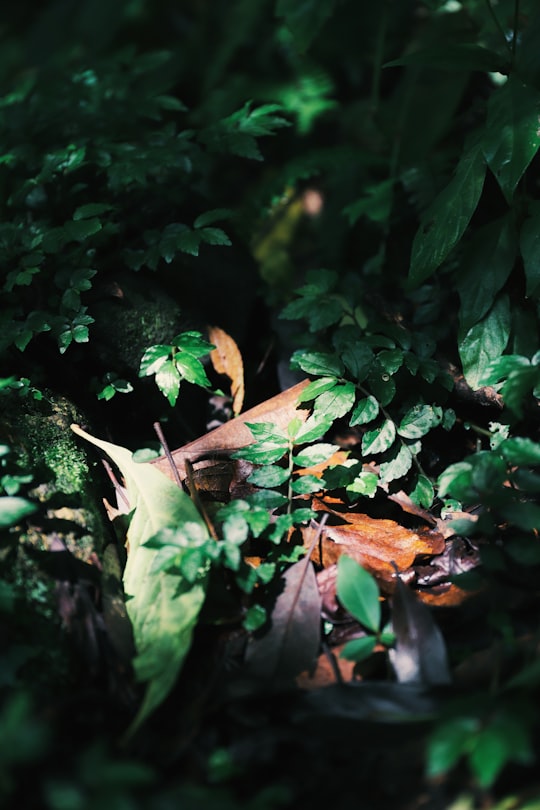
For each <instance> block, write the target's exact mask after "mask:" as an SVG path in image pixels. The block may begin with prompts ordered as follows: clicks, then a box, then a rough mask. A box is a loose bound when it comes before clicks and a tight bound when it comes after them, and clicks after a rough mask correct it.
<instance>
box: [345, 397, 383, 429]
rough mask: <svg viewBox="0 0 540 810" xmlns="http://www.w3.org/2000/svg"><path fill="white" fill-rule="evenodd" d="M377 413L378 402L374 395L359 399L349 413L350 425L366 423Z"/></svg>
mask: <svg viewBox="0 0 540 810" xmlns="http://www.w3.org/2000/svg"><path fill="white" fill-rule="evenodd" d="M378 414H379V403H378V402H377V400H376V399H375V397H374V396H369V397H366V398H365V399H361V400H359V401H358V402H357V403H356V405H355V408H354V410H353V412H352V414H351V421H350V425H351V427H353V426H354V425H367V424H368V422H371V421H372V420H373V419H375V417H376V416H378Z"/></svg>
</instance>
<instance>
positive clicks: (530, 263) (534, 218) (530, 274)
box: [519, 202, 540, 298]
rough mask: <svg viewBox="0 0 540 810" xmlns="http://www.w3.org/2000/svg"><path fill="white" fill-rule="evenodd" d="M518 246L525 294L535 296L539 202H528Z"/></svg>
mask: <svg viewBox="0 0 540 810" xmlns="http://www.w3.org/2000/svg"><path fill="white" fill-rule="evenodd" d="M519 247H520V251H521V256H522V259H523V268H524V270H525V279H526V285H527V286H526V295H527V297H528V298H537V297H538V293H539V292H540V203H538V202H532V203H530V204H529V216H528V217H527V219H526V220H525V222H524V223H523V225H522V226H521V232H520V235H519Z"/></svg>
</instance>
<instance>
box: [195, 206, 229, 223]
mask: <svg viewBox="0 0 540 810" xmlns="http://www.w3.org/2000/svg"><path fill="white" fill-rule="evenodd" d="M231 216H232V211H231V209H230V208H213V209H212V210H211V211H206V213H205V214H200V215H199V216H198V217H197V219H196V220H195V222H194V223H193V227H194V228H204V227H206V226H207V225H211V224H212V223H213V222H217V221H218V220H220V219H229V218H230V217H231Z"/></svg>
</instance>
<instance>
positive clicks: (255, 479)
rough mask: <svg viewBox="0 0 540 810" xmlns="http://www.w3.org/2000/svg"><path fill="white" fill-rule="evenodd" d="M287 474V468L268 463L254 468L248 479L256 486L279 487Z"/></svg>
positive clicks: (285, 479) (287, 476)
mask: <svg viewBox="0 0 540 810" xmlns="http://www.w3.org/2000/svg"><path fill="white" fill-rule="evenodd" d="M289 475H290V473H289V470H287V469H286V468H285V467H277V466H275V465H273V464H269V465H267V466H265V467H261V469H259V470H254V471H253V472H252V473H251V475H250V476H249V477H248V481H249V483H250V484H255V486H257V487H270V488H272V487H279V486H280V485H281V484H284V483H285V481H287V479H288V478H289Z"/></svg>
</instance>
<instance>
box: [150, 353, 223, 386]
mask: <svg viewBox="0 0 540 810" xmlns="http://www.w3.org/2000/svg"><path fill="white" fill-rule="evenodd" d="M173 364H174V367H175V368H176V369H177V373H179V374H180V376H181V377H183V379H185V380H187V381H188V382H190V383H193V384H194V385H200V386H201V388H208V387H210V380H209V379H208V377H207V376H206V371H205V370H204V366H203V364H202V363H201V361H200V360H198V359H197V358H196V357H193V355H191V354H188V352H178V353H177V354H175V355H174V361H173ZM162 369H163V367H162V368H160V370H159V372H158V374H160V373H161V371H162ZM157 377H158V375H157V374H156V382H157ZM158 385H159V383H158Z"/></svg>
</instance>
